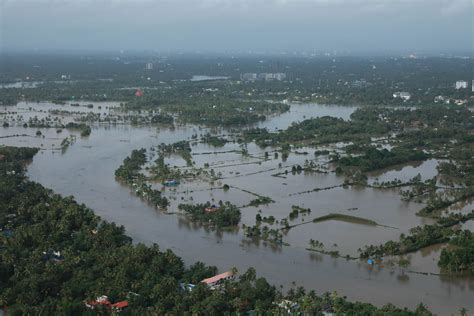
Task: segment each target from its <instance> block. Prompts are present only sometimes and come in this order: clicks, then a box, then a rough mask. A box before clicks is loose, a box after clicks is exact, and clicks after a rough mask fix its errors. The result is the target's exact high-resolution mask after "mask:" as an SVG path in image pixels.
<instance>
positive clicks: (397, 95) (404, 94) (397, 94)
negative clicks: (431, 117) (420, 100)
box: [393, 92, 411, 101]
mask: <svg viewBox="0 0 474 316" xmlns="http://www.w3.org/2000/svg"><path fill="white" fill-rule="evenodd" d="M393 97H394V98H395V99H396V98H400V99H402V100H403V101H408V100H410V99H411V94H410V93H408V92H395V93H394V94H393Z"/></svg>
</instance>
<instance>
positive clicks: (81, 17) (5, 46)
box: [0, 0, 474, 53]
mask: <svg viewBox="0 0 474 316" xmlns="http://www.w3.org/2000/svg"><path fill="white" fill-rule="evenodd" d="M473 2H474V0H410V1H409V0H332V1H329V0H253V1H250V0H240V1H238V0H235V1H233V0H156V1H153V0H102V1H92V0H75V1H73V0H15V1H12V0H0V50H1V51H9V50H35V49H38V50H91V51H101V50H108V51H112V50H113V51H120V50H126V51H128V50H133V51H143V50H166V51H188V52H189V51H203V52H213V51H215V52H228V51H243V52H245V51H253V52H272V51H273V52H274V51H288V52H292V51H341V52H346V53H351V52H353V53H360V52H388V51H398V52H410V51H413V52H417V51H420V52H451V51H459V52H461V51H463V52H469V51H472V48H473V45H472V44H473V36H474V30H473V28H474V24H473Z"/></svg>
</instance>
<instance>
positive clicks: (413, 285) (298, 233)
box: [0, 102, 474, 315]
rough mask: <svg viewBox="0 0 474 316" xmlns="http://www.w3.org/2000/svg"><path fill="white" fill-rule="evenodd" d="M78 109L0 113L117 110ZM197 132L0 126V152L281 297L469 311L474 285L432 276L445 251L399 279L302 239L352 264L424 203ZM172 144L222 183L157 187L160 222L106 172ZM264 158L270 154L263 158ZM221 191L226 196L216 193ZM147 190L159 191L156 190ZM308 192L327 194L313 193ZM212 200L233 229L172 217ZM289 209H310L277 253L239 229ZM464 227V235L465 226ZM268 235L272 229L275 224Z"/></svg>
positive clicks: (276, 120)
mask: <svg viewBox="0 0 474 316" xmlns="http://www.w3.org/2000/svg"><path fill="white" fill-rule="evenodd" d="M73 103H74V102H73ZM88 104H89V102H85V103H81V104H80V106H71V104H70V103H68V104H66V105H52V104H51V103H39V104H36V103H30V104H25V103H19V104H18V105H17V106H16V107H2V108H0V112H2V113H4V114H0V116H1V115H6V116H10V115H14V116H15V115H22V116H23V117H24V118H25V117H30V116H35V115H37V116H39V115H45V117H46V116H48V113H50V112H48V111H49V110H51V109H57V108H58V109H61V108H63V109H68V111H71V112H72V111H86V113H87V111H97V112H98V113H103V114H108V113H109V111H113V110H111V109H113V108H114V107H117V106H119V103H104V104H98V103H93V102H91V104H93V107H92V108H88V107H87V105H88ZM99 106H100V107H101V108H100V109H99ZM354 110H355V107H331V106H321V105H316V104H306V105H292V106H291V109H290V111H289V112H288V113H284V114H282V115H279V116H275V117H272V118H270V119H269V120H267V121H265V122H262V123H260V124H259V127H267V128H268V129H270V130H275V129H284V128H286V127H288V126H289V125H290V124H291V123H292V122H293V121H301V120H304V119H306V118H310V117H319V116H325V115H330V116H335V117H341V118H343V119H349V117H350V114H351V113H352V112H353V111H354ZM7 112H16V113H15V114H8V113H7ZM58 115H59V116H60V118H61V119H62V120H63V121H68V120H69V119H71V117H70V116H69V115H62V114H58ZM37 130H39V131H41V136H37V135H36V134H35V133H36V131H37ZM207 132H208V130H207V129H202V128H198V127H196V126H192V125H189V126H183V127H178V128H175V129H169V128H166V127H161V128H160V129H157V128H156V127H151V126H141V127H138V126H135V127H132V126H130V125H126V124H124V125H107V124H95V125H92V133H91V135H90V136H87V137H80V135H79V134H78V133H76V132H75V131H67V130H64V131H62V133H61V134H59V135H58V133H57V131H56V129H54V128H28V127H27V128H24V127H22V126H21V124H14V125H13V126H11V127H8V128H1V127H0V144H1V145H14V146H35V147H40V148H42V150H41V152H40V153H38V155H36V156H35V158H34V160H33V161H32V163H31V164H30V166H29V167H28V175H29V177H30V178H31V179H32V180H34V181H38V182H40V183H41V184H43V185H44V186H46V187H48V188H51V189H53V190H54V191H56V192H58V193H61V194H63V195H74V196H75V198H76V200H77V201H79V202H81V203H85V204H86V205H87V206H89V207H90V208H92V209H93V210H94V211H95V212H96V213H97V214H98V215H100V216H101V217H103V218H104V219H106V220H109V221H114V222H116V223H117V224H119V225H123V226H125V228H126V230H127V233H128V234H129V235H130V236H131V237H132V238H134V240H135V241H136V242H143V243H146V244H152V243H157V244H159V245H160V247H161V248H162V249H166V248H170V249H172V250H173V251H174V252H175V253H176V254H177V255H179V256H181V257H182V258H184V259H185V260H186V262H187V263H192V262H194V261H203V262H205V263H207V264H209V265H216V266H218V267H219V268H220V269H223V270H224V269H229V268H230V267H232V266H235V267H237V268H238V269H239V270H243V269H245V268H247V267H250V266H252V267H255V268H256V269H257V272H258V273H259V274H260V275H262V276H265V277H267V278H268V280H269V281H271V282H273V283H274V284H277V285H280V284H281V285H283V286H284V287H285V288H289V287H291V286H292V282H295V283H296V284H297V285H301V286H304V287H306V288H308V289H315V290H316V291H317V292H322V291H337V292H338V293H339V294H342V295H347V296H348V297H349V298H350V299H354V300H361V301H367V302H371V303H374V304H378V305H382V304H385V303H388V302H391V303H393V304H396V305H399V306H407V307H410V308H413V307H415V306H416V305H417V304H418V303H420V301H422V302H423V303H424V304H426V305H427V306H428V307H429V308H430V309H432V310H433V311H434V312H436V313H438V314H440V315H446V314H450V313H456V312H457V311H458V310H459V308H460V307H462V306H464V307H466V308H467V309H468V310H472V309H473V308H474V303H473V300H472V298H473V295H474V279H472V278H466V277H464V278H462V277H446V276H440V275H438V274H439V272H440V271H439V268H438V267H437V265H436V260H435V258H437V257H438V256H439V252H440V251H441V247H443V245H439V246H433V247H429V249H428V248H427V249H422V250H420V251H418V252H415V253H413V254H411V262H412V263H411V266H410V267H408V268H407V269H406V271H402V270H401V269H400V268H399V267H397V266H390V265H389V264H384V265H375V266H371V265H368V264H367V263H366V262H365V261H361V260H358V259H357V260H347V259H345V258H335V257H331V256H330V255H324V254H320V253H316V252H311V251H308V250H306V248H307V247H308V243H309V240H310V239H314V240H318V241H320V242H322V243H323V244H324V245H325V248H327V249H328V250H331V251H333V250H334V251H338V252H339V253H340V255H341V256H345V255H349V256H350V257H356V256H357V255H358V253H357V249H358V248H360V247H363V246H364V245H368V244H381V243H383V242H386V241H388V240H393V239H398V236H399V235H400V234H401V233H407V232H408V231H409V229H410V228H412V227H414V226H417V225H422V224H427V223H432V221H431V220H430V219H427V218H422V217H418V216H416V215H415V213H416V212H417V211H418V210H419V209H421V208H422V207H423V204H421V203H413V202H405V201H403V200H401V198H400V195H399V193H398V190H396V189H374V188H363V187H355V186H348V187H343V186H342V184H343V182H344V179H343V178H341V177H338V176H337V175H336V174H335V173H333V172H331V171H332V170H331V168H330V166H328V165H327V162H328V157H327V156H324V155H322V156H317V157H315V155H314V150H315V149H314V148H299V149H298V151H299V152H301V154H295V153H294V152H293V153H291V154H290V156H289V157H288V159H286V160H282V158H281V156H278V158H275V157H274V152H273V149H272V148H266V149H265V150H262V149H260V148H259V147H258V146H256V145H254V144H249V146H248V147H247V150H248V155H242V154H241V153H240V151H239V150H240V147H239V145H238V144H237V143H228V144H226V145H225V146H223V147H219V148H215V147H212V146H209V145H207V144H203V143H199V142H195V141H192V135H195V134H204V133H207ZM224 132H225V131H224ZM69 135H75V136H76V141H75V143H74V144H72V145H71V146H70V147H69V148H67V150H60V149H59V148H60V143H61V141H62V139H63V138H64V137H67V136H69ZM180 140H190V141H191V142H192V160H193V161H194V163H195V166H194V168H205V166H206V165H208V166H209V167H208V168H211V169H213V170H214V171H215V172H216V173H217V172H219V173H220V177H219V178H220V179H219V180H218V181H215V182H210V181H203V180H198V179H189V180H184V181H182V182H181V184H180V185H179V186H177V187H174V188H166V189H164V191H163V192H164V193H163V194H164V196H166V197H168V198H169V199H170V202H171V205H170V207H169V208H168V213H170V214H168V213H165V212H161V211H159V210H156V209H155V208H154V207H151V206H150V205H148V204H147V203H145V202H143V201H142V200H141V199H140V198H138V197H136V196H135V195H134V194H133V193H132V192H131V190H130V188H129V187H127V186H125V185H122V184H120V183H119V182H118V181H116V179H115V176H114V172H115V170H116V169H117V168H118V167H119V165H120V164H121V163H122V161H123V159H124V158H125V157H127V156H128V155H129V154H130V152H131V151H132V150H133V149H139V148H146V149H150V148H152V147H155V146H157V145H159V144H160V143H167V144H168V143H174V142H177V141H180ZM335 148H336V147H333V148H332V149H335ZM265 151H267V152H269V154H268V157H267V158H265ZM303 152H307V154H302V153H303ZM307 160H311V161H314V162H315V163H317V164H319V165H321V166H325V168H327V169H324V170H326V171H327V172H324V173H321V172H308V171H303V172H299V173H298V172H295V173H293V172H292V167H293V166H295V165H304V164H305V161H307ZM166 163H169V164H170V165H176V166H178V167H181V168H186V167H185V166H186V162H185V161H184V160H183V159H182V158H181V157H179V156H173V155H172V156H170V157H167V159H166ZM438 163H439V162H438V161H436V160H434V159H431V160H427V161H425V162H422V163H418V164H412V165H404V166H400V167H397V168H392V169H387V170H384V171H383V172H376V173H373V174H370V176H369V182H370V181H374V180H375V179H378V180H379V181H391V180H394V179H395V178H396V179H401V180H403V181H406V180H409V179H411V178H413V177H414V176H416V175H417V174H418V173H420V174H421V176H422V178H423V179H428V178H432V177H433V176H435V175H436V166H437V164H438ZM286 171H288V172H286ZM224 184H227V185H229V187H230V189H229V190H226V191H225V190H223V189H222V186H223V185H224ZM153 185H154V186H155V187H156V188H160V189H161V184H159V183H154V184H153ZM317 188H319V189H321V188H330V189H327V190H319V191H318V190H314V189H317ZM256 195H259V196H267V197H270V198H271V199H273V201H274V203H270V204H268V205H260V206H257V207H251V206H246V205H248V203H249V202H250V201H251V200H252V199H254V198H255V196H256ZM219 200H222V201H230V202H232V203H233V204H235V205H237V206H239V207H242V206H245V207H243V208H242V209H241V212H242V220H241V224H240V225H239V227H238V228H237V229H235V230H232V231H223V232H216V231H213V230H211V229H210V228H208V227H203V226H202V225H198V224H195V223H192V222H190V221H189V220H188V219H187V218H186V217H185V216H183V215H181V214H174V213H176V212H178V210H177V206H178V204H180V203H205V202H207V201H215V202H218V201H219ZM293 205H296V206H299V207H302V208H310V209H311V213H309V214H307V215H304V216H303V215H299V216H298V217H296V218H294V219H293V220H290V221H289V222H290V225H294V224H302V225H299V226H296V227H294V228H292V229H290V230H288V231H287V232H285V233H284V236H283V241H284V242H285V244H287V245H283V246H276V245H274V244H271V243H269V242H264V241H255V240H249V239H248V238H246V237H245V236H244V229H243V225H246V226H253V225H254V224H255V217H256V215H257V213H258V212H259V210H261V215H262V216H274V217H275V219H276V220H277V221H281V220H282V219H284V218H287V217H288V215H289V213H290V212H291V208H292V206H293ZM473 208H474V205H473V201H470V202H468V203H464V204H463V205H459V207H458V208H457V209H458V210H459V209H461V210H462V211H469V210H472V209H473ZM453 210H455V209H454V208H453ZM328 214H344V215H351V216H355V217H360V218H364V219H367V220H371V221H374V222H376V223H377V224H378V225H366V224H363V223H356V222H348V221H338V220H329V221H324V222H318V223H312V222H311V220H312V219H314V218H317V217H320V216H324V215H328ZM464 225H465V226H466V227H470V228H471V229H472V223H469V222H468V223H466V224H464ZM269 226H270V228H280V227H281V226H280V225H279V224H277V223H275V224H273V225H269Z"/></svg>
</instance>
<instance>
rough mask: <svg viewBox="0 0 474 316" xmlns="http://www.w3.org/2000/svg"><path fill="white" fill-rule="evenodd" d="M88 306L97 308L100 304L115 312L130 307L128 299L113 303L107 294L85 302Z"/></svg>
mask: <svg viewBox="0 0 474 316" xmlns="http://www.w3.org/2000/svg"><path fill="white" fill-rule="evenodd" d="M84 304H85V305H86V307H88V308H90V309H95V308H96V307H98V306H104V307H105V308H107V309H110V310H112V311H114V312H120V311H122V310H123V309H124V308H127V307H128V301H120V302H117V303H112V302H110V301H109V297H108V296H107V295H102V296H99V297H97V298H96V299H95V300H92V301H86V302H85V303H84Z"/></svg>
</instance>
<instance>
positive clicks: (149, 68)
mask: <svg viewBox="0 0 474 316" xmlns="http://www.w3.org/2000/svg"><path fill="white" fill-rule="evenodd" d="M145 69H146V70H152V69H153V63H146V65H145Z"/></svg>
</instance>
